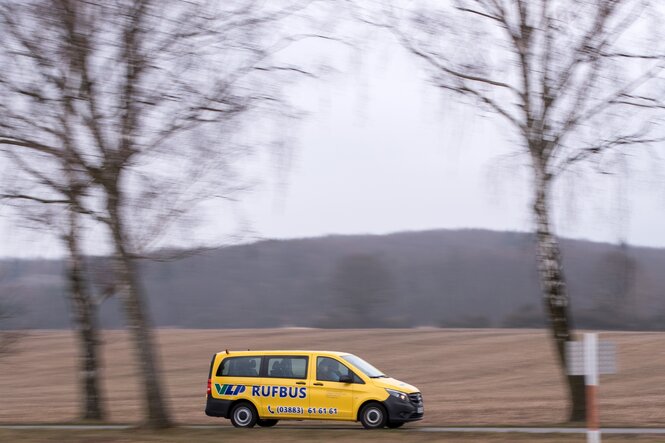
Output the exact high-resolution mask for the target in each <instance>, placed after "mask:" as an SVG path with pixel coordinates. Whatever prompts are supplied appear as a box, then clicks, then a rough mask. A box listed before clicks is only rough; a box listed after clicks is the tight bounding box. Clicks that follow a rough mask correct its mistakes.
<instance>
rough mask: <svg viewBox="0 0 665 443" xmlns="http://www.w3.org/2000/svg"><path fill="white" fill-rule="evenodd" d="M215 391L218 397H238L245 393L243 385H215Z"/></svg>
mask: <svg viewBox="0 0 665 443" xmlns="http://www.w3.org/2000/svg"><path fill="white" fill-rule="evenodd" d="M215 389H217V393H218V394H219V395H238V394H242V393H243V392H245V389H247V387H246V386H244V385H220V384H219V383H215Z"/></svg>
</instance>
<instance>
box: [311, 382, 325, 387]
mask: <svg viewBox="0 0 665 443" xmlns="http://www.w3.org/2000/svg"><path fill="white" fill-rule="evenodd" d="M313 384H314V386H323V383H318V382H317V383H313Z"/></svg>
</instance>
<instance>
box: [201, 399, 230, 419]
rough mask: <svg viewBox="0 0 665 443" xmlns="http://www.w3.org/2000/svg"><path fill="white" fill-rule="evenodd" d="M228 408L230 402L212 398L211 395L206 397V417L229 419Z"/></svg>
mask: <svg viewBox="0 0 665 443" xmlns="http://www.w3.org/2000/svg"><path fill="white" fill-rule="evenodd" d="M230 407H231V400H222V399H219V398H212V396H211V395H208V397H207V399H206V415H207V416H209V417H224V418H229V409H230Z"/></svg>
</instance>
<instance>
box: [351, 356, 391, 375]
mask: <svg viewBox="0 0 665 443" xmlns="http://www.w3.org/2000/svg"><path fill="white" fill-rule="evenodd" d="M342 358H343V359H344V360H346V361H348V362H349V363H351V364H352V365H353V366H355V367H356V368H358V369H360V370H361V371H362V373H363V374H365V375H366V376H368V377H369V378H381V377H387V375H386V374H384V373H383V372H381V371H379V370H378V369H376V368H375V367H374V366H372V365H370V364H369V363H367V362H366V361H365V360H363V359H362V358H360V357H356V356H355V355H351V354H348V355H342Z"/></svg>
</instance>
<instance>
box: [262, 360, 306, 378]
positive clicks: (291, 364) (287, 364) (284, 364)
mask: <svg viewBox="0 0 665 443" xmlns="http://www.w3.org/2000/svg"><path fill="white" fill-rule="evenodd" d="M267 360H268V377H273V378H307V360H308V358H307V357H306V356H302V357H300V356H298V357H277V356H275V357H272V356H271V357H267Z"/></svg>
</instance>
